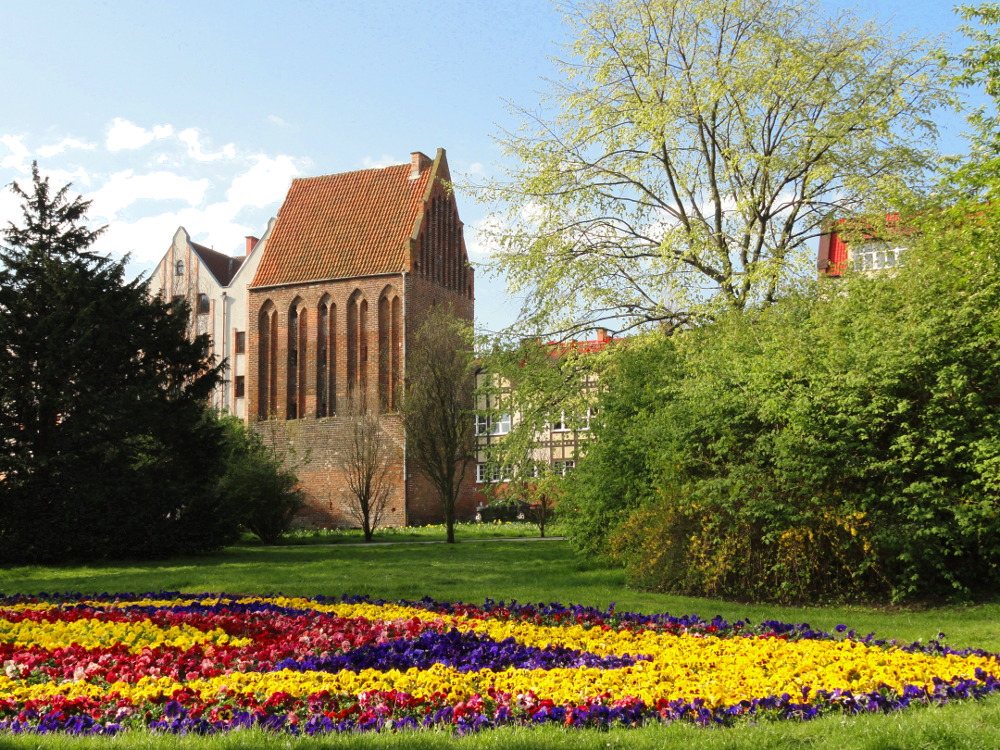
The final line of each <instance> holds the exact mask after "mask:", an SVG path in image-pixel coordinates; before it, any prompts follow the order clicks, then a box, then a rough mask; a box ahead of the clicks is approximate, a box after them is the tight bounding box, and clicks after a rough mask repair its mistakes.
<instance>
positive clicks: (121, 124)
mask: <svg viewBox="0 0 1000 750" xmlns="http://www.w3.org/2000/svg"><path fill="white" fill-rule="evenodd" d="M173 134H174V127H173V125H154V126H153V127H152V128H150V129H149V130H147V129H146V128H143V127H141V126H139V125H136V124H135V123H134V122H130V121H129V120H126V119H125V118H123V117H116V118H115V119H114V120H112V121H111V127H110V128H109V129H108V137H107V140H106V141H105V146H106V147H107V149H108V151H134V150H135V149H137V148H142V147H143V146H147V145H149V144H150V143H152V142H153V141H155V140H162V139H164V138H169V137H170V136H172V135H173Z"/></svg>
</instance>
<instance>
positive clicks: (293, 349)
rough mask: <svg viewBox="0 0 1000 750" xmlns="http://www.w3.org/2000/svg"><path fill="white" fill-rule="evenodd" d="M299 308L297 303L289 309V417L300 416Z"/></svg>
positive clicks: (287, 406) (287, 410)
mask: <svg viewBox="0 0 1000 750" xmlns="http://www.w3.org/2000/svg"><path fill="white" fill-rule="evenodd" d="M298 375H299V310H298V306H297V305H296V304H293V305H292V308H291V309H290V310H289V311H288V371H287V378H288V401H287V403H286V412H285V413H286V415H287V418H288V419H296V418H297V417H298V405H299V377H298Z"/></svg>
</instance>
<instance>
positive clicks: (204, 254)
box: [190, 242, 243, 286]
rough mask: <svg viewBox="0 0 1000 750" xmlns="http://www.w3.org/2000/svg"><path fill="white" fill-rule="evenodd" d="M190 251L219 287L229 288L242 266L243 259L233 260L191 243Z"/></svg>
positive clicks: (230, 257)
mask: <svg viewBox="0 0 1000 750" xmlns="http://www.w3.org/2000/svg"><path fill="white" fill-rule="evenodd" d="M190 245H191V249H192V250H194V251H195V253H197V255H198V257H199V258H200V259H201V262H202V263H203V264H204V265H205V267H206V268H208V270H209V271H210V272H211V274H212V275H213V276H214V277H215V280H216V281H218V282H219V286H229V282H231V281H232V280H233V277H234V276H235V275H236V272H237V271H239V270H240V266H242V265H243V258H233V257H232V256H229V255H224V254H223V253H220V252H217V251H215V250H213V249H212V248H210V247H205V246H204V245H199V244H198V243H197V242H191V243H190Z"/></svg>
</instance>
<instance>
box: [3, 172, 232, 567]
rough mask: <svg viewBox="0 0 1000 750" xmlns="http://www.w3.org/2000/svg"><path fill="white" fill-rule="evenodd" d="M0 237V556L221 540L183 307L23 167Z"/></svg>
mask: <svg viewBox="0 0 1000 750" xmlns="http://www.w3.org/2000/svg"><path fill="white" fill-rule="evenodd" d="M32 183H33V185H32V187H33V189H32V191H31V192H30V193H28V192H26V191H24V190H22V189H21V188H20V187H19V186H18V185H17V184H15V185H14V186H13V190H14V192H15V193H16V194H17V195H18V196H19V197H20V198H21V199H22V201H23V206H22V214H23V220H22V223H21V225H20V226H17V225H14V224H13V223H12V224H11V225H10V226H9V227H8V228H7V229H6V230H5V231H4V233H3V236H4V239H5V241H6V242H5V244H4V245H3V246H2V247H0V446H2V450H0V499H2V502H0V557H2V558H5V559H22V560H52V559H60V558H67V557H75V558H83V557H108V556H115V555H139V556H141V555H150V554H154V555H155V554H166V553H168V552H171V551H175V550H177V551H180V550H196V549H205V548H209V547H212V546H216V545H218V544H219V543H220V542H222V541H225V540H226V539H228V538H229V537H230V536H231V535H232V533H233V532H234V531H235V529H236V525H237V521H236V520H235V518H234V516H233V514H232V513H231V512H230V511H227V510H225V509H224V508H222V507H221V506H220V505H219V504H218V503H217V498H216V495H215V485H214V480H213V479H212V478H213V477H217V476H218V475H219V473H220V463H219V462H220V460H221V434H220V430H219V427H218V425H217V424H216V423H215V421H214V419H212V418H211V416H210V415H208V414H207V413H206V410H205V400H206V398H207V396H208V394H209V393H210V391H211V389H212V387H213V386H214V384H215V383H216V381H217V379H218V378H219V368H218V367H217V366H214V365H212V364H211V362H210V358H209V355H208V349H207V346H208V343H207V340H206V339H205V338H204V337H201V338H198V339H195V340H194V341H191V340H188V339H187V337H186V335H185V319H186V310H185V309H184V308H183V306H181V307H172V306H170V305H168V304H166V303H164V302H162V301H160V300H157V299H150V298H149V296H148V292H147V288H146V285H145V283H143V282H142V281H139V280H136V281H131V282H128V281H125V277H124V261H113V260H111V259H108V258H106V257H103V256H101V255H99V254H97V253H94V252H93V251H92V249H91V247H92V245H93V243H94V241H95V240H96V239H97V237H98V236H99V235H100V232H101V231H102V230H100V229H98V230H92V229H89V228H87V226H86V224H85V219H86V211H87V207H88V205H89V203H88V202H87V201H84V200H82V199H81V198H79V197H76V198H71V197H70V196H69V193H68V188H69V186H66V187H63V188H62V189H60V190H52V189H51V188H50V186H49V182H48V179H47V178H42V177H41V176H40V174H39V171H38V167H37V165H35V166H34V167H33V173H32Z"/></svg>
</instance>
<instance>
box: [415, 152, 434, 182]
mask: <svg viewBox="0 0 1000 750" xmlns="http://www.w3.org/2000/svg"><path fill="white" fill-rule="evenodd" d="M430 161H431V160H430V159H429V158H428V157H426V156H424V155H423V154H422V153H420V152H419V151H411V152H410V179H411V180H415V179H417V178H418V177H420V172H421V170H422V169H424V168H425V167H427V166H428V165H429V164H430Z"/></svg>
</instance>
